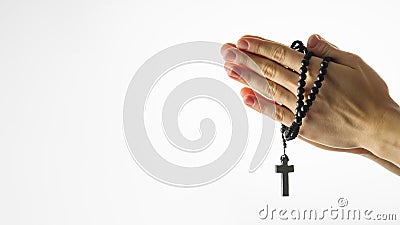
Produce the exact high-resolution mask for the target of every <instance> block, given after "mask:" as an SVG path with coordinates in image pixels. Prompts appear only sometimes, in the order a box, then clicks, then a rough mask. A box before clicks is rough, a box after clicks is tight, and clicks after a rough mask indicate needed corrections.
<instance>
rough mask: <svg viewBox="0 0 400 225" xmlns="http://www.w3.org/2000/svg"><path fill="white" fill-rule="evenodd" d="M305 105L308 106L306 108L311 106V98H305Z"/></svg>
mask: <svg viewBox="0 0 400 225" xmlns="http://www.w3.org/2000/svg"><path fill="white" fill-rule="evenodd" d="M306 105H307V106H308V108H310V107H311V106H312V100H311V99H307V100H306Z"/></svg>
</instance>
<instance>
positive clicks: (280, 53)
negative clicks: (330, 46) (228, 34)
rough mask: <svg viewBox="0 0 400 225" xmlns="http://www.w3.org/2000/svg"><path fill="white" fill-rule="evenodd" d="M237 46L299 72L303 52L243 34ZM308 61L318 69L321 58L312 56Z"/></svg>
mask: <svg viewBox="0 0 400 225" xmlns="http://www.w3.org/2000/svg"><path fill="white" fill-rule="evenodd" d="M237 47H238V48H239V49H240V50H243V51H247V52H251V53H254V54H257V55H260V56H263V57H266V58H268V59H270V60H272V61H275V62H277V63H279V64H280V65H282V66H284V67H289V68H291V69H292V70H294V71H297V72H298V73H299V72H300V67H301V60H302V59H303V57H304V54H303V53H301V52H298V51H296V50H294V49H291V48H290V47H288V46H285V45H283V44H280V43H277V42H273V41H270V40H267V39H259V38H254V37H246V36H245V37H242V38H240V39H239V41H238V42H237ZM310 62H311V63H310V67H316V69H319V64H320V62H321V59H319V58H318V57H312V58H311V59H310ZM312 65H314V66H312ZM312 69H314V68H312ZM310 70H311V69H310ZM314 70H315V69H314Z"/></svg>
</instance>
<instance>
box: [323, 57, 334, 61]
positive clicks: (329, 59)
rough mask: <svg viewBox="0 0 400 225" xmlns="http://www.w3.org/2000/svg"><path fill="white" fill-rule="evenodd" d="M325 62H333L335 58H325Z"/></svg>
mask: <svg viewBox="0 0 400 225" xmlns="http://www.w3.org/2000/svg"><path fill="white" fill-rule="evenodd" d="M324 61H327V62H330V61H333V58H332V57H329V56H327V57H325V58H324Z"/></svg>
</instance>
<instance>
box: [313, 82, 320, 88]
mask: <svg viewBox="0 0 400 225" xmlns="http://www.w3.org/2000/svg"><path fill="white" fill-rule="evenodd" d="M321 86H322V83H321V81H318V80H317V81H315V82H314V87H316V88H320V87H321Z"/></svg>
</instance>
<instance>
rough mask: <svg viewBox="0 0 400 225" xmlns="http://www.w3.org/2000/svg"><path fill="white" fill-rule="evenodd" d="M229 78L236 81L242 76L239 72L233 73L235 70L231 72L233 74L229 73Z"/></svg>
mask: <svg viewBox="0 0 400 225" xmlns="http://www.w3.org/2000/svg"><path fill="white" fill-rule="evenodd" d="M229 76H230V77H231V78H233V79H235V80H237V79H239V78H240V75H239V74H238V73H237V72H235V71H233V70H231V72H230V73H229Z"/></svg>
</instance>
